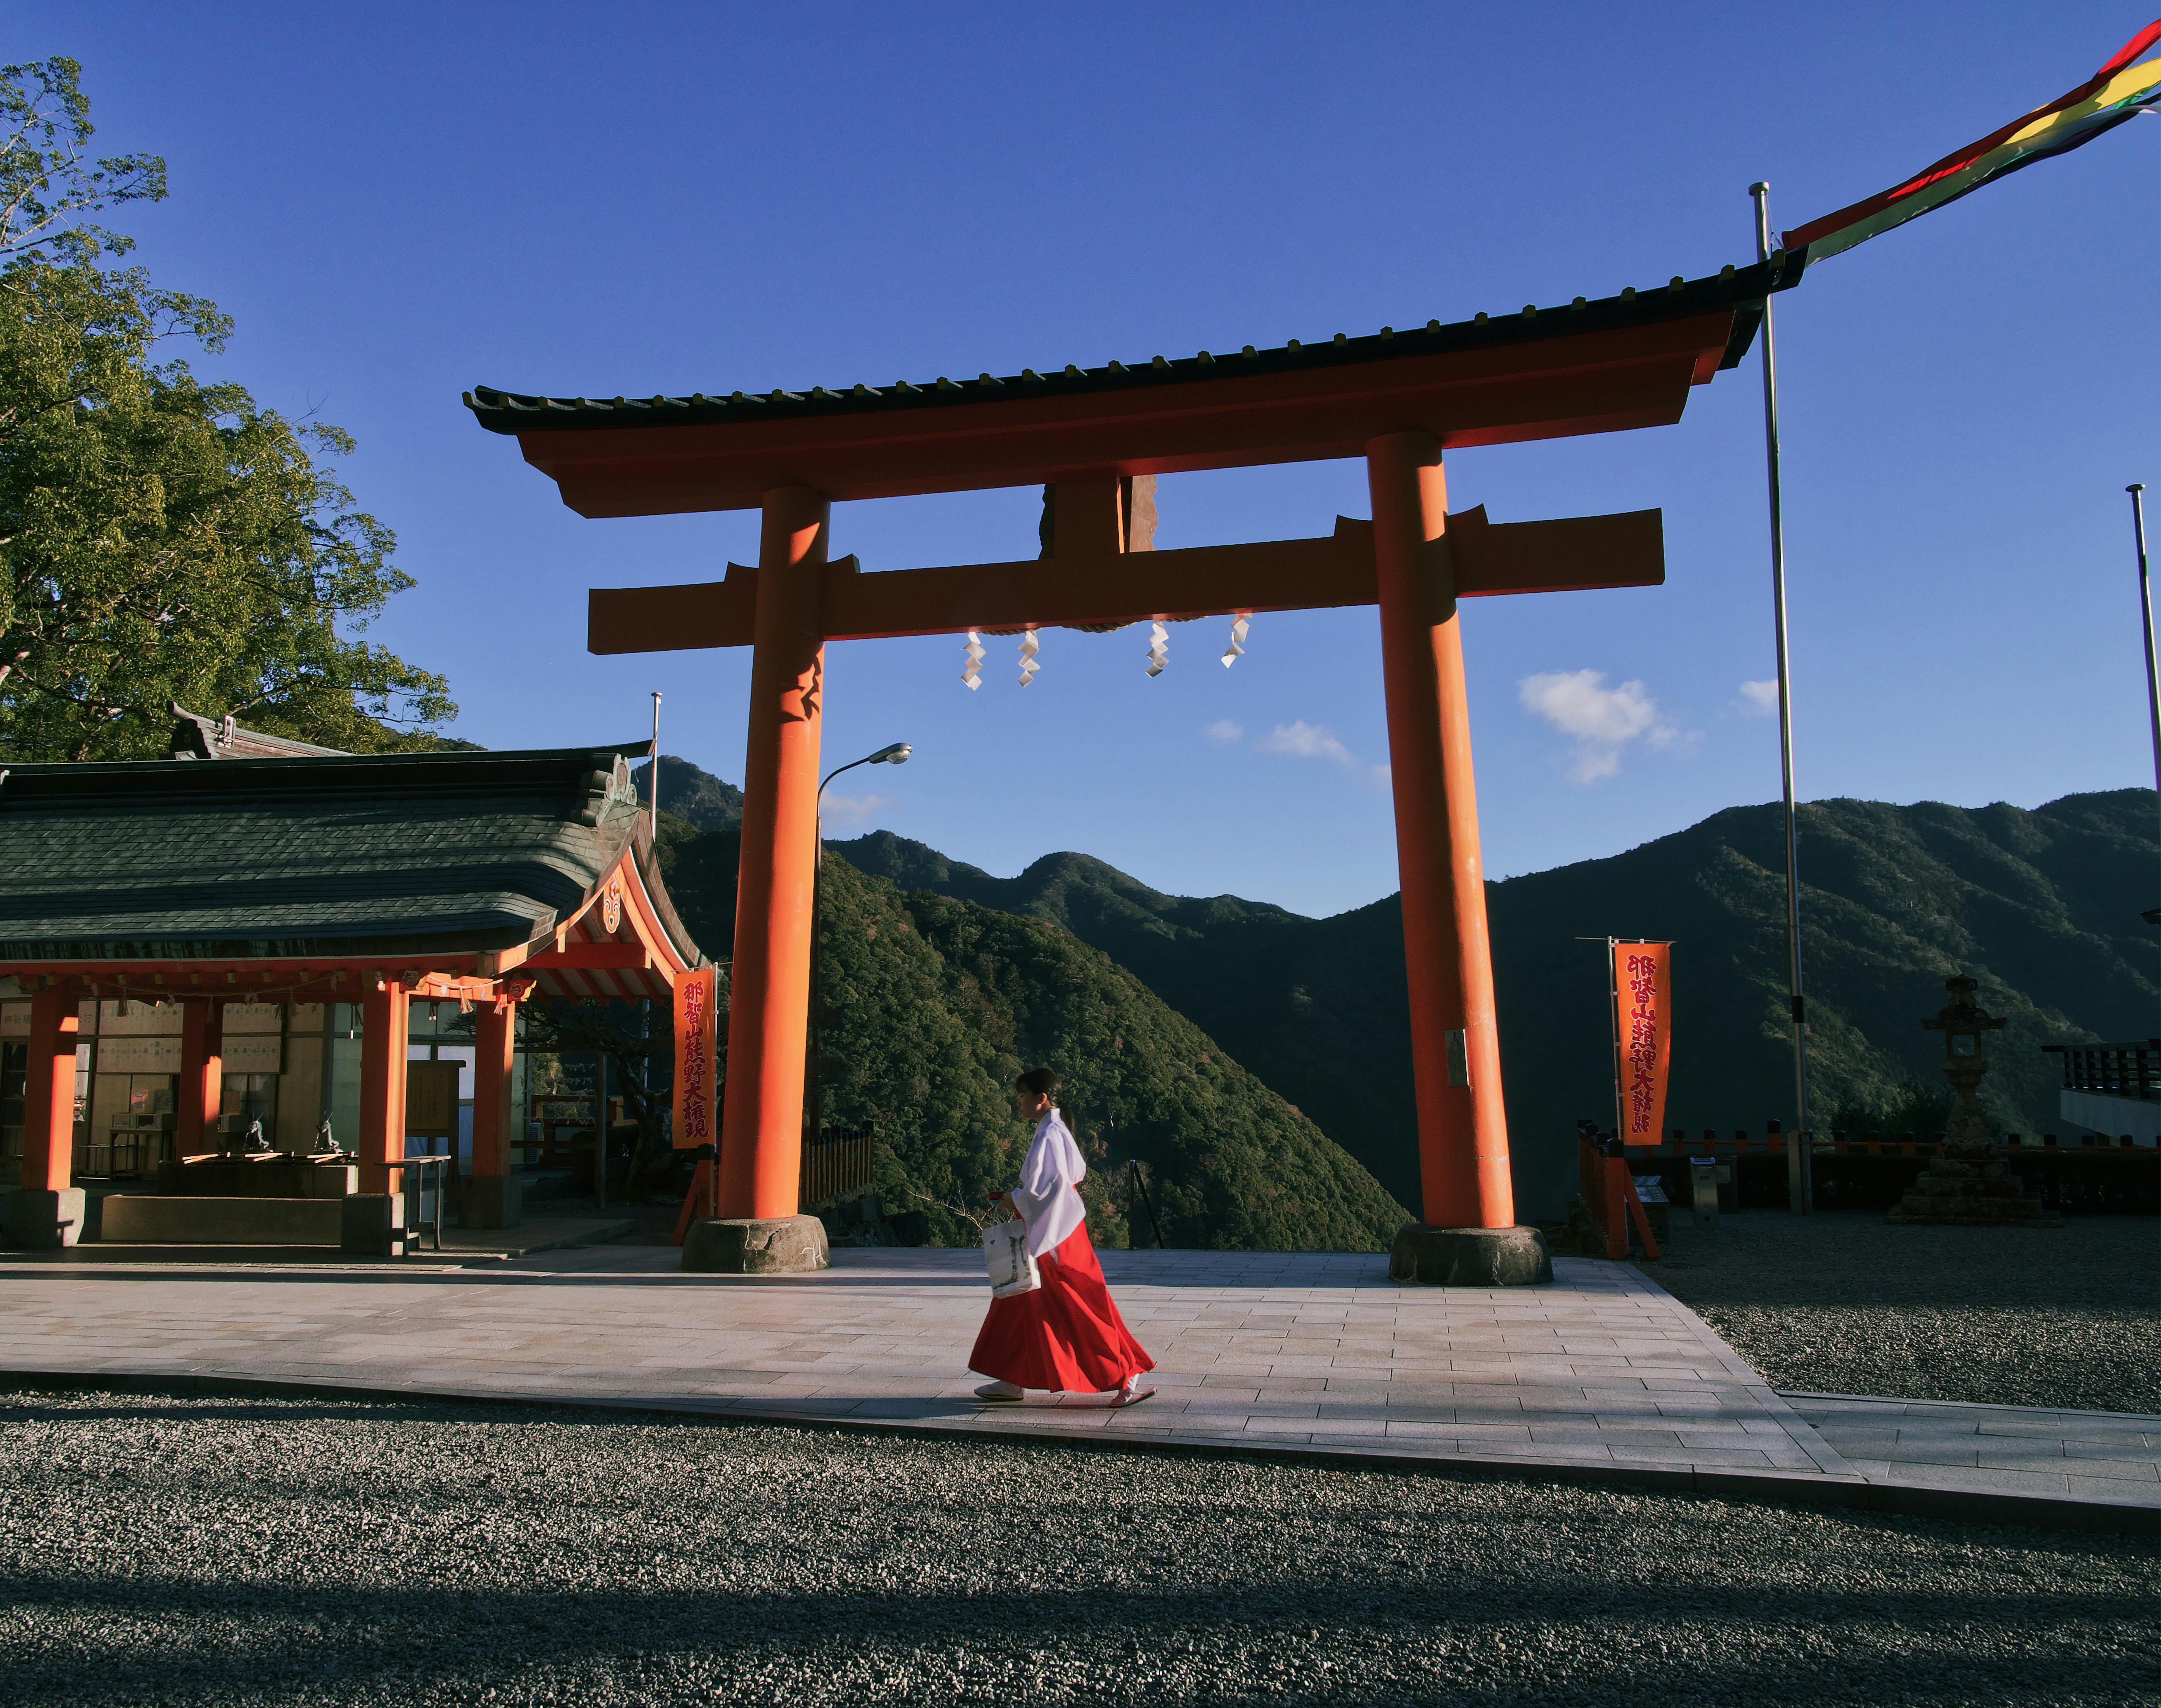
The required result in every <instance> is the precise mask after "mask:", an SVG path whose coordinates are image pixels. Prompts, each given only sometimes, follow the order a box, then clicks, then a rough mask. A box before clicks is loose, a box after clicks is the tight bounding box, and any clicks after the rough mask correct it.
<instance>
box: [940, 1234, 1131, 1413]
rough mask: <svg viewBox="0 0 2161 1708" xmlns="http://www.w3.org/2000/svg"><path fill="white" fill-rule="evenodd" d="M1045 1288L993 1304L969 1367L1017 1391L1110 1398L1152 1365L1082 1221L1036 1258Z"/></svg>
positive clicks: (1041, 1287) (992, 1302)
mask: <svg viewBox="0 0 2161 1708" xmlns="http://www.w3.org/2000/svg"><path fill="white" fill-rule="evenodd" d="M1036 1267H1037V1271H1038V1273H1039V1274H1040V1275H1041V1276H1042V1278H1043V1284H1042V1285H1041V1286H1040V1287H1038V1288H1036V1289H1034V1291H1032V1292H1028V1293H1016V1294H1013V1296H1012V1297H1011V1298H1009V1299H992V1301H991V1314H990V1315H988V1316H987V1317H985V1318H984V1319H983V1328H982V1333H981V1334H979V1335H977V1336H976V1349H975V1351H972V1352H971V1353H969V1354H968V1367H969V1368H970V1369H971V1370H973V1371H975V1372H977V1373H978V1374H980V1375H983V1376H993V1377H997V1378H998V1379H999V1380H1000V1381H1002V1382H1010V1383H1013V1385H1014V1386H1015V1387H1016V1388H1049V1390H1051V1391H1052V1392H1053V1393H1109V1392H1110V1391H1111V1390H1112V1388H1117V1387H1119V1386H1120V1385H1121V1384H1122V1383H1124V1381H1125V1379H1126V1378H1127V1377H1128V1376H1133V1375H1137V1374H1138V1373H1139V1372H1141V1371H1143V1370H1153V1369H1154V1368H1155V1360H1154V1359H1153V1358H1151V1357H1148V1354H1147V1353H1146V1352H1144V1351H1142V1350H1141V1343H1140V1342H1139V1341H1137V1340H1135V1339H1134V1338H1133V1334H1132V1332H1131V1330H1128V1329H1127V1327H1126V1324H1125V1319H1124V1318H1123V1317H1122V1316H1120V1315H1118V1307H1117V1305H1115V1304H1112V1303H1111V1289H1109V1288H1108V1287H1107V1286H1106V1285H1104V1284H1103V1270H1102V1266H1101V1264H1099V1263H1097V1262H1096V1247H1094V1246H1093V1245H1092V1244H1091V1243H1090V1242H1089V1239H1088V1225H1087V1223H1086V1222H1085V1221H1084V1222H1083V1223H1081V1226H1078V1227H1076V1228H1075V1229H1074V1230H1073V1232H1071V1233H1070V1234H1068V1235H1067V1236H1066V1237H1065V1243H1064V1244H1063V1245H1060V1247H1058V1248H1057V1249H1056V1250H1055V1251H1054V1252H1049V1253H1047V1254H1045V1255H1044V1256H1043V1257H1040V1258H1037V1259H1036Z"/></svg>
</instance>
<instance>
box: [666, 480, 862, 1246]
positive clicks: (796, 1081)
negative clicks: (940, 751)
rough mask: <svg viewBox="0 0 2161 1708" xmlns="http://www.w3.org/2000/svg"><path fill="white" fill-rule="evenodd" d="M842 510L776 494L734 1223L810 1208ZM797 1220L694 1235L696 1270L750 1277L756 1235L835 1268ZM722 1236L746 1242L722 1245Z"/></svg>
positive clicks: (749, 868)
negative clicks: (831, 661)
mask: <svg viewBox="0 0 2161 1708" xmlns="http://www.w3.org/2000/svg"><path fill="white" fill-rule="evenodd" d="M830 518H831V506H830V505H829V504H828V503H827V502H826V500H825V496H824V495H823V494H822V493H819V492H810V491H809V490H807V489H805V488H803V487H781V488H778V489H776V490H774V491H773V492H768V493H767V494H766V495H765V520H764V528H763V532H762V534H761V535H760V537H759V541H758V610H757V616H756V617H755V619H754V622H753V626H752V637H753V642H754V650H753V652H752V659H751V678H750V737H749V742H748V745H747V748H746V750H745V752H744V755H743V820H742V868H741V874H740V876H739V877H738V878H737V887H736V941H735V964H734V967H733V969H732V972H731V975H730V979H729V997H728V1061H727V1097H726V1110H725V1112H724V1114H723V1116H722V1120H721V1157H720V1214H721V1219H722V1221H739V1220H742V1219H746V1218H748V1219H755V1220H757V1221H773V1220H775V1219H781V1218H793V1217H796V1212H797V1208H798V1197H797V1186H798V1183H799V1176H800V1170H801V1168H802V1148H803V1077H804V1048H805V1042H806V1039H807V1036H808V1027H809V1006H810V953H811V925H812V920H811V898H812V893H813V884H814V883H815V877H816V872H817V852H818V722H819V712H820V702H821V700H822V699H823V695H824V671H825V638H824V635H823V633H822V632H821V629H820V613H819V605H820V585H821V582H822V581H823V577H824V571H825V555H826V531H827V527H828V524H829V521H830ZM798 1219H799V1221H804V1222H807V1223H810V1224H811V1226H809V1227H806V1228H804V1229H802V1230H801V1231H800V1233H799V1238H798V1237H790V1238H789V1239H788V1240H782V1241H778V1242H773V1237H772V1236H769V1235H768V1234H765V1233H762V1232H761V1233H757V1234H755V1235H752V1234H749V1233H745V1234H743V1235H742V1236H738V1235H737V1234H736V1233H734V1232H729V1233H726V1234H725V1235H722V1234H720V1233H715V1234H713V1235H711V1236H700V1237H695V1238H694V1239H693V1240H692V1241H691V1242H690V1243H686V1244H685V1247H684V1263H685V1267H686V1268H687V1267H700V1268H739V1267H741V1263H740V1262H739V1261H738V1260H737V1257H736V1256H734V1255H732V1253H734V1252H735V1250H736V1246H737V1245H739V1244H740V1242H741V1239H742V1238H755V1239H756V1240H757V1242H758V1245H759V1256H758V1263H759V1266H760V1267H773V1268H823V1267H824V1264H825V1237H824V1231H823V1229H822V1228H818V1227H817V1226H815V1218H810V1217H802V1218H798ZM716 1239H725V1240H726V1241H728V1242H733V1243H731V1244H729V1245H728V1246H727V1247H726V1249H725V1250H722V1249H717V1248H716V1247H714V1246H713V1245H712V1243H711V1242H712V1241H713V1240H716ZM805 1242H807V1243H805ZM799 1244H800V1245H801V1249H797V1246H798V1245H799ZM812 1247H815V1251H814V1250H813V1249H812Z"/></svg>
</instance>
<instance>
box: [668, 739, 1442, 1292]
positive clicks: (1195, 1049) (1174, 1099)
mask: <svg viewBox="0 0 2161 1708" xmlns="http://www.w3.org/2000/svg"><path fill="white" fill-rule="evenodd" d="M663 782H664V784H665V773H664V777H663ZM680 831H681V827H678V829H677V830H676V832H675V833H674V834H672V835H670V836H668V837H667V838H666V839H664V853H663V861H664V875H665V877H666V879H667V883H668V887H669V894H670V896H671V897H672V898H674V902H675V904H676V906H677V909H679V911H680V913H681V914H682V916H683V920H684V923H685V925H686V926H687V927H688V928H689V929H690V932H691V934H692V935H694V936H695V938H696V940H698V942H699V944H700V945H701V946H702V947H703V948H704V949H705V950H706V952H707V953H709V954H711V955H714V956H725V955H726V954H727V953H728V952H729V950H730V947H731V945H732V941H733V935H734V931H733V924H734V919H733V914H734V903H735V877H736V864H737V852H738V847H739V843H738V839H737V834H736V833H734V832H732V831H715V832H708V833H706V834H702V835H683V834H681V833H680ZM820 946H821V961H820V966H821V970H822V975H823V980H824V983H823V987H822V992H821V996H822V1005H821V1006H822V1008H823V1018H824V1023H825V1032H824V1036H823V1038H822V1039H821V1055H822V1057H823V1059H824V1061H825V1067H824V1075H825V1119H826V1121H827V1122H829V1123H843V1124H851V1123H854V1122H862V1121H871V1122H875V1123H876V1125H877V1128H878V1131H879V1133H881V1135H882V1136H883V1138H884V1139H885V1141H886V1145H885V1146H884V1147H883V1148H882V1154H881V1158H880V1163H879V1168H880V1175H879V1179H878V1186H879V1190H880V1193H881V1195H882V1196H883V1198H884V1200H885V1201H886V1203H887V1204H888V1206H890V1207H891V1208H893V1209H895V1210H899V1209H906V1208H910V1207H925V1208H930V1209H932V1213H933V1217H934V1223H935V1226H936V1227H937V1229H938V1231H939V1232H940V1236H941V1237H943V1238H945V1239H947V1240H950V1241H965V1240H971V1239H972V1238H973V1237H974V1236H973V1234H972V1232H971V1230H969V1229H968V1228H967V1227H966V1226H965V1225H963V1224H962V1223H961V1222H960V1221H958V1220H957V1219H956V1218H955V1217H953V1216H950V1215H947V1214H946V1213H945V1211H944V1210H943V1209H940V1208H935V1206H940V1205H970V1206H972V1205H979V1204H981V1203H982V1201H983V1200H984V1198H985V1196H986V1195H987V1191H988V1190H989V1189H990V1188H991V1187H992V1186H998V1187H1003V1186H1006V1185H1010V1184H1011V1183H1012V1179H1013V1173H1014V1171H1015V1169H1017V1167H1018V1163H1019V1159H1020V1148H1021V1146H1022V1144H1023V1141H1024V1138H1025V1136H1026V1135H1025V1132H1024V1130H1023V1128H1022V1127H1021V1126H1020V1124H1019V1123H1018V1122H1017V1121H1016V1120H1015V1119H1014V1117H1013V1112H1012V1106H1011V1102H1010V1096H1009V1093H1008V1089H1007V1088H1008V1086H1009V1085H1010V1084H1011V1082H1012V1080H1013V1075H1015V1074H1016V1073H1018V1071H1020V1070H1021V1069H1022V1068H1023V1067H1026V1066H1032V1065H1035V1064H1037V1063H1039V1062H1048V1063H1050V1064H1052V1065H1054V1066H1056V1067H1057V1068H1058V1069H1059V1070H1060V1071H1061V1072H1062V1073H1063V1074H1064V1075H1065V1080H1066V1085H1067V1092H1068V1095H1067V1097H1066V1100H1065V1101H1066V1102H1067V1105H1068V1107H1069V1110H1070V1112H1071V1114H1072V1116H1073V1117H1074V1118H1075V1126H1076V1130H1077V1132H1078V1133H1079V1135H1080V1138H1081V1143H1082V1147H1083V1150H1084V1153H1086V1156H1087V1159H1088V1161H1089V1165H1090V1168H1091V1171H1092V1172H1091V1176H1090V1180H1089V1183H1088V1187H1087V1189H1086V1196H1087V1197H1088V1199H1089V1200H1090V1211H1091V1221H1092V1223H1093V1226H1094V1229H1095V1234H1096V1238H1097V1239H1098V1241H1099V1242H1102V1243H1105V1244H1110V1245H1121V1244H1123V1243H1125V1242H1127V1237H1128V1233H1127V1226H1126V1222H1125V1219H1124V1211H1125V1209H1126V1202H1127V1190H1126V1184H1125V1181H1126V1165H1127V1163H1128V1162H1129V1161H1132V1160H1135V1159H1138V1161H1139V1162H1140V1163H1141V1164H1143V1168H1144V1169H1145V1170H1146V1172H1147V1175H1148V1179H1149V1182H1150V1191H1151V1194H1152V1195H1153V1198H1154V1200H1155V1208H1156V1212H1157V1215H1158V1216H1159V1218H1160V1220H1161V1222H1162V1225H1163V1235H1164V1239H1165V1241H1166V1242H1169V1243H1170V1244H1172V1245H1178V1246H1198V1247H1228V1248H1235V1249H1247V1250H1252V1249H1263V1250H1277V1249H1288V1250H1378V1249H1383V1248H1385V1247H1386V1246H1387V1245H1388V1241H1389V1240H1390V1238H1391V1237H1393V1234H1394V1232H1395V1230H1396V1229H1397V1228H1398V1227H1399V1226H1402V1224H1403V1221H1406V1220H1407V1219H1408V1216H1409V1213H1408V1212H1407V1211H1405V1210H1404V1209H1403V1207H1402V1205H1400V1204H1398V1203H1396V1202H1394V1201H1393V1200H1391V1199H1390V1197H1389V1195H1388V1193H1387V1192H1385V1191H1384V1190H1382V1188H1381V1187H1380V1186H1379V1185H1377V1183H1376V1182H1375V1180H1374V1179H1372V1176H1371V1175H1370V1174H1367V1172H1366V1170H1365V1169H1362V1168H1361V1167H1360V1166H1359V1165H1358V1164H1357V1163H1356V1161H1354V1160H1353V1159H1352V1158H1351V1156H1349V1155H1348V1154H1346V1153H1345V1152H1344V1151H1343V1149H1341V1148H1340V1147H1339V1146H1337V1145H1336V1144H1335V1143H1332V1142H1331V1141H1330V1139H1329V1138H1327V1136H1326V1135H1325V1134H1324V1133H1322V1132H1321V1131H1320V1129H1319V1128H1318V1127H1315V1124H1314V1123H1313V1122H1311V1121H1310V1120H1309V1119H1307V1118H1306V1117H1304V1116H1302V1115H1301V1114H1299V1112H1298V1111H1296V1110H1294V1109H1293V1108H1291V1107H1289V1105H1287V1104H1286V1103H1285V1102H1284V1100H1283V1099H1282V1098H1281V1097H1280V1096H1277V1095H1276V1094H1275V1093H1274V1092H1273V1091H1270V1090H1269V1089H1268V1087H1267V1086H1265V1085H1263V1083H1262V1082H1261V1081H1259V1080H1258V1079H1257V1078H1256V1077H1255V1076H1254V1075H1252V1074H1251V1073H1248V1072H1247V1070H1245V1069H1244V1068H1243V1067H1242V1066H1240V1065H1238V1063H1237V1061H1235V1060H1232V1058H1231V1057H1230V1056H1229V1055H1228V1054H1226V1053H1225V1052H1224V1050H1223V1049H1221V1047H1220V1046H1219V1045H1218V1044H1215V1043H1214V1042H1212V1041H1211V1039H1209V1038H1208V1036H1207V1035H1205V1033H1204V1032H1203V1031H1202V1030H1201V1028H1199V1027H1198V1026H1196V1025H1195V1024H1194V1023H1193V1022H1192V1021H1191V1020H1190V1019H1188V1018H1185V1016H1183V1015H1181V1014H1179V1013H1175V1012H1174V1011H1173V1009H1172V1008H1170V1007H1169V1005H1167V1004H1166V1003H1165V1002H1164V1001H1163V999H1162V998H1161V997H1159V996H1158V995H1157V994H1156V993H1154V992H1152V991H1151V990H1150V989H1149V988H1148V986H1147V985H1146V984H1145V983H1144V982H1143V981H1142V980H1141V979H1140V978H1138V977H1137V976H1135V975H1134V974H1133V972H1132V971H1128V970H1127V969H1126V968H1123V967H1122V966H1118V965H1117V964H1116V963H1114V962H1113V961H1112V959H1111V958H1110V957H1109V956H1107V955H1105V954H1103V953H1101V951H1099V950H1095V949H1091V948H1090V947H1089V946H1088V945H1086V944H1084V943H1082V942H1081V941H1080V940H1078V939H1077V938H1076V937H1075V935H1073V934H1072V933H1071V932H1070V931H1068V930H1063V929H1061V928H1060V927H1059V926H1057V925H1054V924H1049V923H1047V922H1044V921H1041V920H1037V919H1027V918H1023V917H1020V916H1018V914H1014V913H1012V912H999V911H997V910H995V909H992V908H989V907H987V906H983V905H980V904H978V903H974V902H972V901H969V900H966V899H963V898H959V897H955V896H946V895H939V894H935V893H930V892H929V891H928V890H927V889H923V888H919V889H918V890H917V892H916V893H910V894H903V893H902V892H900V891H899V890H898V889H897V888H895V887H894V886H893V884H891V883H888V882H885V881H883V879H880V878H877V877H867V876H865V875H864V874H862V872H858V871H857V870H856V869H855V868H853V867H851V865H850V864H849V863H848V862H846V861H845V860H841V859H834V858H829V859H828V860H827V862H826V863H825V876H824V898H823V906H822V930H821V932H820ZM919 1195H920V1196H919ZM925 1199H927V1200H929V1204H927V1205H926V1204H925V1203H924V1200H925ZM1146 1237H1148V1230H1146V1229H1145V1228H1143V1238H1144V1239H1145V1238H1146Z"/></svg>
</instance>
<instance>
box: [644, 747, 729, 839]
mask: <svg viewBox="0 0 2161 1708" xmlns="http://www.w3.org/2000/svg"><path fill="white" fill-rule="evenodd" d="M630 776H631V781H632V782H633V783H634V784H637V786H638V799H640V800H647V799H651V798H652V789H653V783H652V778H653V762H652V761H651V760H650V759H648V760H647V761H646V762H645V763H643V765H640V766H639V767H638V768H637V769H636V770H634V771H633V772H632V773H630ZM660 810H661V811H663V812H664V813H673V814H674V815H675V816H676V817H677V818H679V819H682V820H685V822H687V823H689V824H691V825H695V826H696V827H697V828H698V829H699V830H701V831H732V830H734V829H735V828H736V827H737V826H738V825H741V824H742V790H741V789H737V787H736V786H735V785H734V784H732V783H723V782H721V779H720V778H717V777H716V776H714V775H713V773H711V772H710V771H704V770H700V768H698V767H697V766H695V765H693V764H692V763H690V761H689V760H688V759H679V758H676V757H675V756H674V754H673V753H663V754H662V755H661V756H660Z"/></svg>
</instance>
